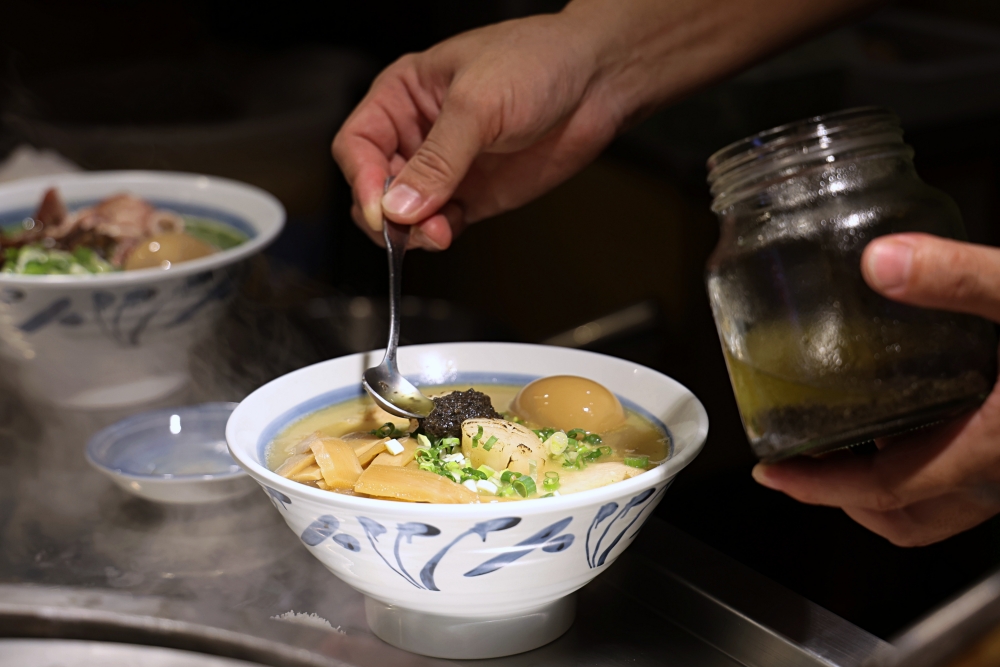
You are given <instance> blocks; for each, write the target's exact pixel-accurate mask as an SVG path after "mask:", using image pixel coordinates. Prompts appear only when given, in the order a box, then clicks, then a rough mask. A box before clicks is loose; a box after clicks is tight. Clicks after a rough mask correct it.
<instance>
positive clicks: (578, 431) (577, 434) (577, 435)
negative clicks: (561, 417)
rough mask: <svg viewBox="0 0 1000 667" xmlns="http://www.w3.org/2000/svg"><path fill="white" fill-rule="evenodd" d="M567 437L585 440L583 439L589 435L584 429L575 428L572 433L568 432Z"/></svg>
mask: <svg viewBox="0 0 1000 667" xmlns="http://www.w3.org/2000/svg"><path fill="white" fill-rule="evenodd" d="M566 435H567V436H569V437H570V438H573V439H574V440H583V438H584V437H585V436H586V435H587V432H586V431H584V430H583V429H582V428H574V429H573V430H571V431H567V432H566Z"/></svg>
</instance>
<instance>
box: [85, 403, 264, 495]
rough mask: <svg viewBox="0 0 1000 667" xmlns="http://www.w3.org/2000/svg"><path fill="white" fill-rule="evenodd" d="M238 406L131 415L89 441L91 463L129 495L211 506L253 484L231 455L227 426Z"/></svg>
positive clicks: (216, 405)
mask: <svg viewBox="0 0 1000 667" xmlns="http://www.w3.org/2000/svg"><path fill="white" fill-rule="evenodd" d="M236 405H237V404H236V403H203V404H201V405H192V406H187V407H180V408H166V409H163V410H154V411H151V412H143V413H140V414H136V415H132V416H131V417H128V418H126V419H123V420H122V421H120V422H117V423H115V424H112V425H111V426H109V427H107V428H105V429H103V430H102V431H100V432H98V433H97V434H96V435H94V437H92V438H91V439H90V442H89V443H87V461H88V462H89V463H90V464H91V465H92V466H94V468H96V469H97V470H98V471H100V472H102V473H104V474H105V475H107V476H108V477H110V478H111V480H112V481H113V482H114V483H115V484H117V485H118V486H120V487H121V488H122V489H124V490H125V491H128V492H129V493H131V494H133V495H136V496H139V497H141V498H145V499H146V500H152V501H154V502H160V503H178V504H180V503H183V504H194V503H210V502H217V501H220V500H227V499H229V498H235V497H237V496H241V495H243V494H245V493H247V492H248V491H251V490H253V488H254V483H253V481H252V480H251V479H250V478H249V477H248V476H247V474H246V473H245V472H244V471H243V470H242V469H241V468H240V466H239V465H237V463H236V461H234V460H233V457H232V456H230V454H229V450H228V449H227V447H226V422H227V421H228V420H229V415H230V414H232V412H233V410H235V409H236Z"/></svg>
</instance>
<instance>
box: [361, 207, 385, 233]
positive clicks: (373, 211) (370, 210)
mask: <svg viewBox="0 0 1000 667" xmlns="http://www.w3.org/2000/svg"><path fill="white" fill-rule="evenodd" d="M363 213H364V217H365V222H366V223H368V226H369V227H371V228H372V229H374V230H375V231H376V232H380V231H382V204H381V202H378V201H376V202H375V205H374V206H366V207H365V208H364V210H363Z"/></svg>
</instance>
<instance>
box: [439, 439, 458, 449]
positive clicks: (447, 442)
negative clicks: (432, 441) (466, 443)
mask: <svg viewBox="0 0 1000 667" xmlns="http://www.w3.org/2000/svg"><path fill="white" fill-rule="evenodd" d="M439 444H440V445H441V446H442V447H454V446H455V445H460V444H462V441H461V440H459V439H458V438H442V439H441V442H440V443H439Z"/></svg>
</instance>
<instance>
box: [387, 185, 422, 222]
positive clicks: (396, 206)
mask: <svg viewBox="0 0 1000 667" xmlns="http://www.w3.org/2000/svg"><path fill="white" fill-rule="evenodd" d="M419 206H420V193H419V192H417V191H416V190H414V189H413V188H411V187H410V186H409V185H405V184H403V183H400V184H399V185H394V186H392V187H391V188H389V191H388V192H387V193H385V196H384V197H382V208H383V209H385V212H386V213H391V214H392V215H408V214H409V213H411V212H413V211H415V210H417V208H418V207H419Z"/></svg>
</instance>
